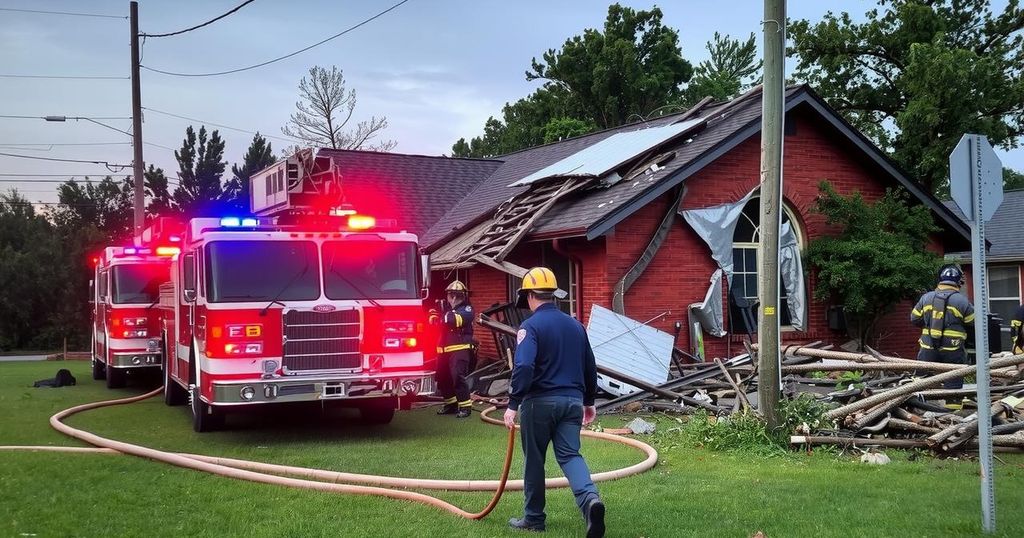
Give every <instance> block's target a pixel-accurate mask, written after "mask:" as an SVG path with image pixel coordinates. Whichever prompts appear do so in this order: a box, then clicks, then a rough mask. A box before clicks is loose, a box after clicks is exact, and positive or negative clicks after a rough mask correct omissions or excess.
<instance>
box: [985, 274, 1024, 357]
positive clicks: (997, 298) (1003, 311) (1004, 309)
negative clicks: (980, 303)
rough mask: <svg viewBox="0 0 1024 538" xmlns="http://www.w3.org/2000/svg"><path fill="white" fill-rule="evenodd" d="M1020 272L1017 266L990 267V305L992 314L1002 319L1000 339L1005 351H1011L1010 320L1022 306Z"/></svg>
mask: <svg viewBox="0 0 1024 538" xmlns="http://www.w3.org/2000/svg"><path fill="white" fill-rule="evenodd" d="M1020 288H1021V286H1020V271H1019V269H1018V267H1017V266H1016V265H1003V266H997V267H989V269H988V289H989V298H988V305H989V309H990V310H991V312H992V313H993V314H995V315H997V316H999V317H1000V318H1002V330H1001V331H1000V333H1001V334H1000V337H1001V338H1002V341H1003V349H1004V350H1008V349H1010V342H1011V340H1010V320H1012V319H1013V314H1014V313H1015V312H1016V311H1017V307H1018V306H1020V298H1021V296H1020Z"/></svg>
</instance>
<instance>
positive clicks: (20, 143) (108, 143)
mask: <svg viewBox="0 0 1024 538" xmlns="http://www.w3.org/2000/svg"><path fill="white" fill-rule="evenodd" d="M131 144H132V143H131V142H13V143H10V144H3V143H0V146H9V147H13V146H49V147H51V148H52V147H56V146H130V145H131Z"/></svg>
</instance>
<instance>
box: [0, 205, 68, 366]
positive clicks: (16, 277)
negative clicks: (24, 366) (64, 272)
mask: <svg viewBox="0 0 1024 538" xmlns="http://www.w3.org/2000/svg"><path fill="white" fill-rule="evenodd" d="M61 254H62V251H61V247H60V244H59V242H58V241H57V237H56V234H54V233H53V226H52V225H51V224H50V222H49V221H48V220H47V219H46V218H45V217H44V216H43V215H39V214H37V213H36V211H35V209H34V208H33V206H32V204H31V203H30V202H29V201H28V200H27V199H26V198H24V197H23V196H21V195H19V194H18V192H17V191H15V190H13V189H12V190H10V191H8V192H6V193H2V194H0V282H3V285H2V286H0V350H10V349H27V348H31V349H43V348H53V347H54V344H56V342H55V341H54V339H53V338H52V334H50V337H51V338H47V332H48V331H47V329H48V328H49V326H50V323H49V322H50V316H51V313H52V309H53V307H54V305H56V304H57V303H58V301H57V297H58V293H57V290H58V288H59V285H60V284H61V279H60V271H61V269H62V267H63V264H64V262H65V260H64V258H63V256H62V255H61Z"/></svg>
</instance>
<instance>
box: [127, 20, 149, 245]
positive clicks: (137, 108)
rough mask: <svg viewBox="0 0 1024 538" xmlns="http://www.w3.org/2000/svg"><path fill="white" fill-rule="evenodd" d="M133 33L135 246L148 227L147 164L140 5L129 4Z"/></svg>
mask: <svg viewBox="0 0 1024 538" xmlns="http://www.w3.org/2000/svg"><path fill="white" fill-rule="evenodd" d="M129 11H130V21H131V24H130V26H131V31H132V41H131V43H132V149H133V150H134V152H135V156H134V160H133V162H132V163H133V164H134V174H133V175H134V176H135V227H134V231H135V233H134V236H135V244H136V246H138V245H139V241H141V239H142V228H144V227H145V225H146V215H145V205H146V191H145V187H144V185H143V182H142V177H143V174H144V173H145V163H143V161H142V85H141V83H140V81H139V3H138V2H135V1H132V2H129Z"/></svg>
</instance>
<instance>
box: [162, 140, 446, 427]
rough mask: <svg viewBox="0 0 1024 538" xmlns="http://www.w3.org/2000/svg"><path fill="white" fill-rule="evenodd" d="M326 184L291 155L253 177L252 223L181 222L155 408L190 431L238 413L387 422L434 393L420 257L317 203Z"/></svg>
mask: <svg viewBox="0 0 1024 538" xmlns="http://www.w3.org/2000/svg"><path fill="white" fill-rule="evenodd" d="M338 179H339V178H338V177H337V175H336V173H335V167H334V165H333V163H331V162H330V160H329V159H317V158H314V157H313V156H312V154H311V153H306V154H299V155H298V156H296V157H292V158H289V159H286V160H284V161H281V162H279V163H276V164H275V165H272V166H271V167H269V168H267V169H265V170H263V171H261V172H258V173H256V174H254V175H253V177H252V186H251V191H250V192H251V196H252V200H251V202H252V207H253V209H254V213H255V216H252V217H235V216H230V217H223V218H196V219H192V220H191V221H190V222H189V224H188V226H187V230H186V232H185V235H184V238H183V242H182V250H181V253H180V254H179V255H178V256H176V257H175V258H174V262H173V263H172V267H171V275H170V281H169V282H168V283H166V284H165V285H163V286H162V287H161V289H160V308H161V310H162V311H163V313H164V321H163V325H162V327H163V335H162V337H163V338H162V341H163V342H164V347H165V349H164V350H163V353H164V354H165V356H166V367H165V368H164V372H165V373H164V399H165V402H166V403H167V404H168V405H179V404H184V403H186V402H189V403H190V404H191V406H192V416H193V428H194V429H195V430H196V431H209V430H211V429H215V428H217V427H219V426H221V425H222V423H223V419H224V415H225V413H226V412H228V411H229V410H230V409H232V408H234V407H237V406H257V405H268V404H276V403H287V402H302V401H318V400H338V401H345V402H347V403H348V404H349V405H351V406H353V407H357V408H358V409H359V411H360V413H361V416H362V419H363V421H364V422H366V423H376V424H382V423H388V422H390V421H391V420H392V418H393V416H394V413H395V409H396V408H399V407H407V406H405V404H407V403H411V401H412V399H414V398H415V397H416V396H417V395H419V394H430V393H432V392H433V391H434V383H433V373H434V372H433V362H434V360H435V354H436V347H435V346H436V335H434V334H431V328H430V326H429V325H428V323H427V319H426V313H425V311H424V308H423V300H424V297H425V293H424V291H423V290H424V289H425V288H426V287H427V285H428V284H429V282H428V278H429V268H428V266H427V263H428V262H427V257H426V256H424V255H421V254H420V251H419V246H418V243H417V238H416V236H415V235H413V234H411V233H408V232H405V231H401V230H399V229H396V228H394V227H393V226H392V225H389V224H388V223H383V222H382V223H377V222H376V221H375V219H374V218H373V217H372V216H368V215H361V214H355V213H354V212H353V211H350V210H343V211H339V210H338V209H337V205H336V203H337V202H338V200H337V199H336V198H337V196H331V197H330V198H329V199H328V200H327V201H325V200H324V196H323V193H328V192H335V193H337V192H339V191H338V187H337V182H338ZM286 182H287V183H286ZM282 191H284V192H282ZM332 204H335V205H334V207H331V206H332Z"/></svg>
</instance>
